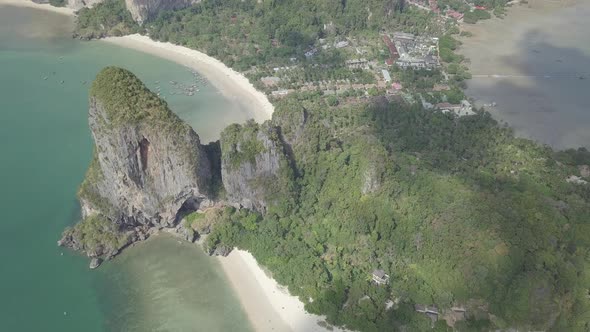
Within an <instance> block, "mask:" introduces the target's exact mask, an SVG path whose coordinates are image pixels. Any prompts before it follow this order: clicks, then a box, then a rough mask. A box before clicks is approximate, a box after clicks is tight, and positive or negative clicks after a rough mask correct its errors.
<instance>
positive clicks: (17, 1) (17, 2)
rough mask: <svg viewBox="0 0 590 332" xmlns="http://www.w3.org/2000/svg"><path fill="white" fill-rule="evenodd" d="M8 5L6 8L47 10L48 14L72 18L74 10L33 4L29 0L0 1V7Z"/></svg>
mask: <svg viewBox="0 0 590 332" xmlns="http://www.w3.org/2000/svg"><path fill="white" fill-rule="evenodd" d="M2 5H8V6H16V7H26V8H34V9H40V10H47V11H50V12H54V13H58V14H63V15H69V16H74V10H73V9H71V8H66V7H54V6H52V5H50V4H39V3H34V2H33V1H30V0H0V6H2Z"/></svg>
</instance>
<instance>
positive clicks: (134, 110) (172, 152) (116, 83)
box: [62, 67, 211, 256]
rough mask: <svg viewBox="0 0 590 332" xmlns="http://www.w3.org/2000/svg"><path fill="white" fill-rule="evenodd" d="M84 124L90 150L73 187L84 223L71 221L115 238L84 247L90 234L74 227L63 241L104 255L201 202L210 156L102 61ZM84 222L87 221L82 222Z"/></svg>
mask: <svg viewBox="0 0 590 332" xmlns="http://www.w3.org/2000/svg"><path fill="white" fill-rule="evenodd" d="M89 123H90V129H91V131H92V137H93V139H94V143H95V155H94V159H93V162H92V164H91V166H90V168H89V170H88V172H87V176H86V178H85V180H84V182H83V184H82V186H81V188H80V191H79V198H80V203H81V206H82V213H83V218H84V221H83V222H82V223H81V226H76V227H80V228H89V229H90V228H91V231H89V232H86V233H92V234H95V233H97V232H98V233H99V234H102V233H105V232H106V233H109V234H110V235H109V237H110V238H114V239H115V240H113V241H110V243H114V244H113V245H112V246H106V247H108V248H107V249H105V248H100V247H99V249H102V250H96V248H95V249H92V248H91V247H92V246H90V245H86V243H85V242H87V241H85V240H84V238H88V239H90V238H91V237H92V236H90V235H86V233H84V232H80V231H78V232H76V230H75V228H76V227H74V230H73V231H70V232H66V233H65V234H64V239H62V244H63V245H67V246H71V247H75V248H76V249H79V250H84V251H86V252H87V253H88V254H89V255H91V256H100V255H101V254H109V252H111V251H113V250H114V249H116V250H118V249H120V248H118V247H121V246H124V245H126V243H128V242H132V241H134V240H137V239H141V238H138V237H143V236H145V234H144V233H145V232H146V231H147V230H148V229H150V228H153V227H156V228H160V227H173V226H175V225H176V224H177V223H178V219H179V217H180V214H182V213H183V211H191V210H196V209H198V208H200V207H202V206H206V205H207V204H209V198H208V192H209V186H210V178H211V169H210V162H209V160H208V158H207V156H206V153H205V152H204V150H203V147H202V146H201V144H200V141H199V137H198V136H197V134H196V133H195V132H194V131H193V130H192V129H191V128H190V126H188V125H187V124H185V123H184V122H182V121H181V120H180V119H179V118H178V117H177V116H176V115H175V114H174V113H172V112H171V111H170V110H169V109H168V107H167V105H166V103H165V102H164V101H162V100H160V99H159V98H158V97H157V96H156V95H155V94H153V93H152V92H151V91H149V90H148V89H147V88H146V87H145V86H144V85H143V84H142V83H141V82H140V81H139V80H138V79H137V78H136V77H135V76H134V75H133V74H132V73H130V72H128V71H126V70H123V69H120V68H114V67H109V68H106V69H104V70H103V71H101V72H100V73H99V74H98V76H97V78H96V80H95V82H94V83H93V86H92V88H91V93H90V111H89ZM97 216H98V217H97ZM88 220H91V221H93V224H94V226H93V227H89V226H88V225H85V223H86V222H87V221H88ZM107 221H108V222H107ZM113 225H116V227H113ZM139 233H141V235H138V234H139ZM120 234H127V236H126V237H123V238H121V237H120V236H119V235H120ZM95 235H96V234H95ZM80 237H82V238H80ZM91 240H92V241H95V240H96V239H91ZM95 242H96V241H95ZM98 242H100V241H98ZM102 247H104V246H102ZM89 249H92V250H91V251H92V252H89Z"/></svg>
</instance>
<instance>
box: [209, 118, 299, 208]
mask: <svg viewBox="0 0 590 332" xmlns="http://www.w3.org/2000/svg"><path fill="white" fill-rule="evenodd" d="M220 141H221V178H222V180H223V186H224V188H225V191H226V198H227V200H228V202H229V203H230V204H233V205H236V206H238V207H244V208H248V209H251V210H256V211H258V212H261V213H265V212H266V209H267V207H268V205H269V203H270V202H271V201H273V200H278V199H282V198H285V197H284V195H283V193H284V192H288V190H284V189H286V188H287V187H289V186H290V184H291V181H292V175H293V171H292V169H291V165H290V164H289V158H288V156H287V154H286V152H285V144H284V143H283V142H282V139H281V136H280V132H279V128H278V127H275V126H274V125H272V124H271V123H270V122H269V121H267V122H265V123H264V124H262V125H259V124H257V123H255V122H254V121H249V122H248V123H246V124H245V125H231V126H229V127H227V128H226V129H225V130H224V131H223V133H222V134H221V140H220Z"/></svg>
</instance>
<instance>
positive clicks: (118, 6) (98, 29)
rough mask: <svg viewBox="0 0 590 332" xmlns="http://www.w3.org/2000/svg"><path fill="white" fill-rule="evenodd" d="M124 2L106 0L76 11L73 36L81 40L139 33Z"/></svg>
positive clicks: (138, 28) (137, 26)
mask: <svg viewBox="0 0 590 332" xmlns="http://www.w3.org/2000/svg"><path fill="white" fill-rule="evenodd" d="M140 30H141V29H140V27H139V25H138V24H137V23H136V22H135V21H134V20H133V18H132V17H131V14H130V13H129V12H128V11H127V8H126V7H125V1H124V0H106V1H103V2H101V3H98V4H96V5H94V6H93V7H92V8H82V9H80V11H78V17H77V19H76V28H75V29H74V36H75V37H77V38H81V39H93V38H103V37H108V36H114V37H117V36H123V35H129V34H132V33H136V32H139V31H140Z"/></svg>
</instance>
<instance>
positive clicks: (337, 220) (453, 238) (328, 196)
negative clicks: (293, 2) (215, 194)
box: [208, 95, 590, 331]
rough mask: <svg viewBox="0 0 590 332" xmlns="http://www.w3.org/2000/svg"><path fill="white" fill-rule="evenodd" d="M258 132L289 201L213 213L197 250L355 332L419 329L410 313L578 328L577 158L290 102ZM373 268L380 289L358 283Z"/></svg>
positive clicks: (468, 326)
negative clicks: (279, 157)
mask: <svg viewBox="0 0 590 332" xmlns="http://www.w3.org/2000/svg"><path fill="white" fill-rule="evenodd" d="M272 121H273V124H274V125H277V126H280V128H281V132H282V133H283V136H284V140H285V141H286V142H288V143H289V144H288V146H289V149H288V150H291V149H292V156H293V165H292V167H293V172H285V174H288V175H285V176H286V177H285V178H284V179H283V180H282V183H291V184H290V185H284V187H288V188H290V189H289V190H288V191H287V190H283V194H281V197H280V199H278V200H277V196H276V195H274V196H273V202H275V203H274V204H272V206H271V207H270V208H269V209H268V212H267V213H266V214H265V215H264V216H261V215H258V214H255V213H250V212H247V211H244V210H234V209H232V208H227V209H226V210H225V211H224V213H223V214H222V216H221V217H220V221H218V223H217V225H216V227H215V229H214V230H213V233H212V234H211V235H210V236H209V238H208V245H209V249H210V250H212V249H213V248H215V247H217V246H226V247H233V246H237V247H239V248H242V249H246V250H248V251H251V252H252V253H253V254H254V255H255V257H256V258H257V259H258V261H259V262H261V263H262V264H264V265H265V266H266V267H268V268H269V269H270V271H272V273H273V276H274V277H275V278H276V279H277V280H278V281H279V282H280V283H282V284H285V285H288V286H289V290H290V291H291V292H292V293H294V294H297V295H299V296H300V298H301V299H302V300H303V301H304V302H305V303H306V308H307V310H309V311H311V312H314V313H319V314H325V315H327V316H328V320H329V322H330V323H334V324H344V325H346V326H347V327H350V328H353V329H358V330H360V331H390V330H391V329H392V328H396V329H401V328H402V327H406V328H409V330H410V331H423V330H427V329H429V327H430V324H431V322H430V319H428V318H427V316H426V315H423V314H418V313H416V312H414V309H413V308H414V307H413V305H414V304H426V305H431V304H434V305H436V306H438V308H439V309H440V310H445V309H447V310H448V309H449V308H451V307H452V306H454V305H461V306H465V307H466V308H467V317H468V319H467V320H465V321H461V322H458V323H457V324H456V325H455V328H457V329H459V330H460V331H470V330H482V329H484V330H485V329H487V328H489V329H493V328H509V327H518V328H522V329H524V330H547V329H553V330H556V331H580V330H584V329H587V328H588V325H587V324H588V319H589V318H590V316H589V313H590V311H589V309H590V307H589V304H590V303H589V300H588V296H587V294H588V286H589V284H588V283H589V281H590V279H589V277H590V276H589V275H588V273H587V271H588V267H589V265H588V264H589V263H590V262H589V261H588V257H589V256H588V254H589V251H588V248H589V246H588V245H589V244H590V243H589V241H590V232H588V227H589V224H588V217H589V216H590V204H589V203H590V186H588V185H581V184H573V183H568V182H567V181H566V178H567V177H568V176H569V175H572V174H579V170H578V168H577V167H576V166H577V165H578V164H579V163H581V162H588V158H590V153H588V151H586V150H585V149H580V150H570V151H566V152H559V153H557V154H555V153H554V152H553V151H552V150H551V149H550V148H548V147H545V146H541V145H538V144H536V143H534V142H532V141H529V140H525V139H521V138H515V137H514V136H513V134H512V132H511V130H510V129H507V128H504V127H501V126H499V125H498V124H497V123H496V121H494V120H493V119H492V118H491V117H490V116H489V114H487V113H478V114H477V115H474V116H467V117H456V116H454V115H451V114H443V113H440V112H435V113H432V112H430V111H424V110H422V109H420V108H418V107H412V106H405V105H399V104H392V103H389V102H386V101H385V100H382V99H376V100H374V101H373V102H372V103H371V104H369V105H366V106H361V105H357V106H347V107H329V106H328V105H322V104H321V102H319V101H317V100H316V101H314V100H313V96H310V95H307V96H294V97H290V98H288V99H285V100H283V101H281V102H280V103H279V105H278V106H277V110H276V113H275V115H274V116H273V120H272ZM256 128H257V125H256V124H254V123H249V124H248V125H246V126H245V127H242V130H246V131H253V130H256ZM236 130H239V127H235V126H234V127H230V128H228V129H227V130H226V132H224V134H223V135H222V141H223V140H224V139H226V138H225V137H224V136H225V135H232V136H235V135H236V133H235V131H236ZM293 174H295V175H293ZM377 268H380V269H383V270H385V271H386V273H388V274H389V275H390V276H391V281H390V283H389V284H388V285H387V286H377V285H375V284H374V283H372V282H370V277H371V272H372V271H373V270H374V269H377ZM390 300H391V301H393V302H394V303H396V305H395V306H394V307H393V308H391V309H389V310H387V309H386V303H387V301H390ZM441 317H442V316H441ZM441 317H439V318H441ZM435 327H436V328H437V329H440V330H443V331H444V330H447V329H448V327H447V325H446V323H445V322H444V321H442V320H439V321H438V322H437V323H436V325H435Z"/></svg>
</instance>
